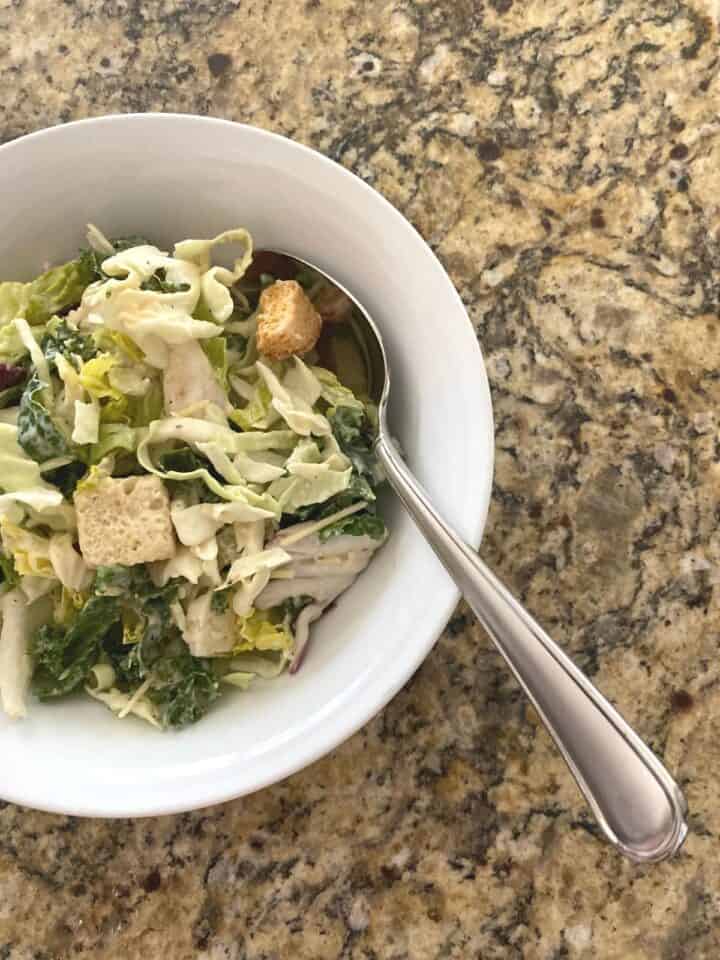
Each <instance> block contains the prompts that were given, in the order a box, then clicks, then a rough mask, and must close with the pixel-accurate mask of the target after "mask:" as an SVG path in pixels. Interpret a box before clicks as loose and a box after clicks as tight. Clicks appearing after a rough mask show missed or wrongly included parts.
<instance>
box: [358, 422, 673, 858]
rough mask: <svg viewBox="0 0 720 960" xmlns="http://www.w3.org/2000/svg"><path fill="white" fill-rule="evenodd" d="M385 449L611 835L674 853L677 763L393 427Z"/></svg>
mask: <svg viewBox="0 0 720 960" xmlns="http://www.w3.org/2000/svg"><path fill="white" fill-rule="evenodd" d="M377 454H378V457H379V459H380V462H381V463H382V465H383V468H384V470H385V473H386V476H387V478H388V481H389V482H390V484H391V486H392V487H393V489H394V490H395V492H396V493H397V495H398V496H399V498H400V500H401V501H402V503H403V504H404V506H405V508H406V510H407V511H408V513H409V514H410V516H411V517H412V518H413V520H414V521H415V523H416V524H417V526H418V527H419V529H420V531H421V533H422V534H423V535H424V537H425V539H426V540H427V541H428V543H429V544H430V546H431V547H432V548H433V550H434V551H435V553H436V554H437V555H438V557H439V558H440V560H441V561H442V563H443V564H444V566H445V568H446V569H447V571H448V573H449V574H450V576H451V577H452V578H453V580H454V581H455V583H456V584H457V585H458V587H459V588H460V590H461V591H462V593H463V595H464V596H465V599H466V600H467V602H468V604H469V605H470V606H471V607H472V609H473V611H474V612H475V615H476V616H477V618H478V620H479V621H480V623H481V624H482V625H483V627H484V628H485V630H486V631H487V632H488V634H489V635H490V637H491V638H492V640H493V642H494V643H495V646H496V647H497V648H498V650H499V651H500V653H501V654H502V656H503V657H504V658H505V660H506V661H507V663H508V666H509V667H510V669H511V670H512V672H513V673H514V674H515V677H516V678H517V680H518V682H519V683H520V686H521V687H522V688H523V690H524V691H525V693H526V694H527V695H528V697H529V699H530V700H531V702H532V704H533V705H534V707H535V709H536V710H537V712H538V713H539V714H540V717H541V719H542V720H543V722H544V723H545V726H546V727H547V729H548V730H549V732H550V734H551V735H552V737H553V739H554V740H555V743H556V744H557V746H558V748H559V750H560V752H561V754H562V755H563V757H564V758H565V761H566V762H567V764H568V766H569V767H570V770H571V772H572V774H573V776H574V777H575V780H576V781H577V783H578V786H579V787H580V789H581V791H582V792H583V794H584V796H585V799H586V800H587V802H588V804H589V806H590V809H591V810H592V812H593V814H594V815H595V817H596V819H597V822H598V824H599V825H600V828H601V829H602V831H603V833H604V834H605V836H606V837H607V838H608V840H609V841H610V843H612V844H613V845H614V846H615V847H616V848H617V849H618V850H619V851H620V852H621V853H623V854H624V855H625V856H627V857H629V858H630V859H631V860H633V861H635V862H637V863H650V862H654V861H659V860H664V859H666V858H667V857H670V856H672V855H673V854H674V853H675V852H676V851H677V850H679V848H680V847H681V845H682V843H683V840H684V839H685V836H686V834H687V823H686V813H687V805H686V802H685V798H684V796H683V794H682V792H681V790H680V788H679V787H678V785H677V784H676V783H675V781H674V780H673V779H672V777H671V776H670V774H669V773H668V771H667V770H666V769H665V767H664V766H663V765H662V764H661V763H660V761H659V760H658V759H657V757H656V756H655V755H654V754H653V753H652V751H651V750H650V749H649V748H648V747H647V746H646V745H645V744H644V743H643V742H642V740H641V739H640V738H639V737H638V735H637V734H636V733H635V732H634V731H633V730H632V728H631V727H630V726H629V725H628V724H627V723H626V722H625V721H624V720H623V718H622V717H621V716H620V714H619V713H618V712H617V711H616V710H615V708H614V707H613V706H611V704H610V703H609V702H608V701H607V700H606V699H605V697H603V696H602V694H601V693H600V692H599V691H598V690H596V689H595V687H594V686H593V685H592V683H590V681H589V680H588V678H587V677H586V676H585V675H584V674H583V673H582V672H581V671H580V670H579V669H578V668H577V667H576V666H575V664H574V663H573V662H572V661H571V660H570V658H569V657H568V656H566V654H564V653H563V651H562V650H561V649H560V647H558V645H557V644H556V643H555V642H554V641H553V640H551V639H550V637H549V636H548V635H547V633H545V631H544V630H543V629H542V627H541V626H540V625H539V624H538V623H536V622H535V620H534V619H533V618H532V617H531V616H530V614H529V613H528V612H527V611H526V610H525V609H523V607H522V606H521V605H520V604H519V603H518V601H517V600H516V599H515V598H514V597H513V596H512V594H511V593H510V591H509V590H508V589H507V587H505V586H503V584H502V583H501V582H500V581H499V580H498V578H497V577H496V576H495V575H494V574H493V573H492V571H491V570H490V569H489V568H488V567H487V566H486V565H485V564H484V563H483V561H482V560H481V559H480V558H479V557H478V556H477V554H476V553H475V551H473V550H471V549H470V547H468V546H467V545H466V544H465V543H463V542H462V541H461V540H460V538H459V537H458V536H457V534H456V533H454V532H453V530H451V528H450V527H449V526H448V525H447V524H446V523H445V522H444V521H443V520H442V519H441V518H440V516H439V515H438V514H437V512H436V511H435V509H434V508H433V506H432V505H431V503H430V501H429V500H428V497H427V494H426V493H425V492H424V491H423V489H422V488H421V486H420V485H419V483H418V482H417V480H416V479H415V478H414V477H413V475H412V473H411V472H410V471H409V470H408V468H407V466H406V465H405V463H404V462H403V460H402V458H401V457H400V455H399V453H398V451H397V449H396V448H395V447H394V445H393V444H392V442H391V441H390V440H389V439H388V438H387V436H386V434H385V431H384V430H383V431H381V435H380V438H379V440H378V443H377Z"/></svg>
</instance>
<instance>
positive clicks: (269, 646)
mask: <svg viewBox="0 0 720 960" xmlns="http://www.w3.org/2000/svg"><path fill="white" fill-rule="evenodd" d="M236 635H237V643H236V644H235V646H234V647H233V655H234V656H235V655H237V654H240V653H245V652H247V651H250V650H261V651H268V650H276V651H282V652H283V653H287V654H289V653H290V652H291V651H292V646H293V638H292V634H291V633H290V631H289V630H288V629H287V627H286V626H285V624H284V622H283V621H282V620H280V621H279V622H276V621H275V620H274V619H273V613H272V611H270V610H254V611H253V612H252V613H251V614H250V615H249V616H247V617H239V618H238V621H237V625H236Z"/></svg>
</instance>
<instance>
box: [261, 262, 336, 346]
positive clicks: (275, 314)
mask: <svg viewBox="0 0 720 960" xmlns="http://www.w3.org/2000/svg"><path fill="white" fill-rule="evenodd" d="M321 328H322V320H321V319H320V314H319V313H318V312H317V310H316V309H315V307H314V306H313V305H312V303H311V302H310V300H309V299H308V297H307V294H306V293H305V291H304V290H303V288H302V287H301V286H300V284H299V283H297V281H295V280H278V281H276V282H275V283H273V284H271V286H269V287H267V288H266V289H265V290H263V292H262V294H261V296H260V314H259V316H258V327H257V347H258V350H259V351H260V353H262V354H264V355H265V356H266V357H270V358H271V359H273V360H285V359H287V357H291V356H292V355H293V354H298V353H307V352H308V350H312V348H313V347H314V346H315V344H316V343H317V339H318V337H319V336H320V330H321Z"/></svg>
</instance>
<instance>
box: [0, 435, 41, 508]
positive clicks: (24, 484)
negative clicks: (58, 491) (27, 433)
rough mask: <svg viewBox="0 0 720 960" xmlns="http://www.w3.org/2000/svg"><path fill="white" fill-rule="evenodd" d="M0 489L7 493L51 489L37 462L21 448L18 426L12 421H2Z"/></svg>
mask: <svg viewBox="0 0 720 960" xmlns="http://www.w3.org/2000/svg"><path fill="white" fill-rule="evenodd" d="M46 459H49V458H46ZM0 489H2V490H4V491H5V492H6V493H14V492H16V491H30V490H49V489H50V487H49V486H48V485H47V483H45V481H44V480H43V478H42V474H41V473H40V467H39V465H38V464H37V462H36V461H35V460H32V459H31V458H30V457H29V456H28V455H27V454H26V453H25V452H24V451H23V450H22V449H21V447H20V445H19V440H18V427H15V426H13V425H12V424H10V423H0Z"/></svg>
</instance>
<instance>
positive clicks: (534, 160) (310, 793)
mask: <svg viewBox="0 0 720 960" xmlns="http://www.w3.org/2000/svg"><path fill="white" fill-rule="evenodd" d="M717 16H718V7H717V3H716V2H714V0H690V2H680V0H656V2H653V3H646V2H643V0H626V2H620V0H585V2H583V0H581V2H576V3H565V2H562V0H544V2H539V0H538V2H533V0H528V2H522V3H521V2H520V0H515V2H513V0H486V2H484V3H474V2H470V0H455V2H451V0H446V2H429V0H397V2H393V3H386V2H381V0H365V2H363V3H358V2H356V0H354V2H350V0H332V2H320V0H307V2H304V3H302V2H298V3H282V2H273V0H264V2H261V0H214V2H212V3H210V2H206V0H162V2H160V0H158V2H154V0H150V2H146V3H140V2H137V0H102V2H101V0H65V2H63V3H56V4H52V5H50V4H48V3H47V2H45V0H13V2H12V3H5V4H3V5H2V6H1V7H0V81H1V82H2V91H3V95H2V98H0V139H2V140H9V139H11V138H12V137H16V136H19V135H20V134H23V133H26V132H29V131H31V130H34V129H36V128H38V127H42V126H45V125H48V124H55V123H58V122H61V121H67V120H71V119H75V118H79V117H84V116H88V115H94V114H101V113H108V112H113V111H129V110H170V111H187V112H197V113H209V114H213V115H216V116H223V117H228V118H232V119H237V120H244V121H247V122H250V123H254V124H258V125H260V126H263V127H267V128H269V129H271V130H276V131H279V132H281V133H285V134H288V135H290V136H292V137H296V138H297V139H299V140H301V141H303V142H305V143H307V144H310V145H311V146H313V147H316V148H317V149H319V150H321V151H323V152H324V153H326V154H328V155H329V156H331V157H334V158H335V159H336V160H338V161H339V162H340V163H343V164H345V165H346V166H347V167H349V168H350V169H352V170H354V171H355V172H357V173H358V174H359V175H360V176H361V177H363V178H364V179H365V180H367V181H368V182H369V183H371V184H373V185H374V186H375V187H377V188H378V189H379V190H381V191H382V192H383V193H384V194H385V195H386V196H387V197H388V198H389V199H390V200H391V201H392V202H393V203H395V204H396V205H397V206H398V207H399V208H400V209H401V210H402V211H403V212H404V213H405V214H406V215H407V216H408V217H409V218H410V219H411V220H412V221H413V222H414V223H415V224H416V225H417V227H418V229H419V230H420V231H421V232H422V233H423V235H424V236H425V237H426V238H427V239H428V240H429V242H430V243H431V244H432V246H433V247H434V249H435V250H436V251H437V253H438V255H439V256H440V258H441V259H442V261H443V262H444V264H445V265H446V267H447V269H448V270H449V272H450V274H451V276H452V278H453V280H454V282H455V283H456V284H457V287H458V289H459V291H460V293H461V295H462V297H463V299H464V300H465V302H466V304H467V305H468V308H469V311H470V314H471V317H472V320H473V322H474V324H475V325H476V327H477V331H478V336H479V338H480V340H481V342H482V345H483V349H484V352H485V357H486V362H487V366H488V370H489V373H490V378H491V382H492V388H493V398H494V404H495V415H496V424H497V470H496V478H495V493H494V499H493V505H492V510H491V515H490V520H489V524H488V528H487V533H486V537H485V541H484V544H483V548H482V552H483V555H484V556H485V558H486V559H487V560H488V561H489V562H490V563H491V564H492V565H493V566H494V567H495V568H496V569H497V570H498V571H499V573H500V574H501V575H502V576H503V577H504V578H505V579H506V580H507V581H508V582H509V584H510V585H511V586H512V587H513V588H514V589H515V590H516V591H517V592H518V593H519V594H520V595H521V596H522V597H523V599H524V601H525V602H526V604H527V605H528V607H529V608H530V609H531V610H532V611H534V612H535V613H536V614H537V616H538V617H539V618H540V620H541V621H542V622H543V623H544V624H545V625H546V626H547V627H548V628H549V630H550V631H551V632H552V633H553V634H554V635H555V636H556V637H557V638H558V639H559V640H560V641H561V642H563V643H564V644H565V646H566V647H567V649H568V650H569V651H571V653H572V654H573V655H574V657H575V658H576V660H577V661H578V662H579V663H580V664H581V665H582V666H583V667H584V668H585V669H586V670H587V671H588V672H589V673H590V675H591V676H592V677H593V678H594V680H595V681H596V682H597V683H598V685H599V686H600V687H601V688H602V690H603V691H604V692H605V693H606V694H607V695H608V696H610V697H611V698H612V699H613V700H615V701H616V702H617V703H618V704H619V705H620V706H621V709H622V710H623V711H624V712H625V714H626V716H627V717H628V719H629V720H630V721H631V722H632V723H633V724H634V725H636V727H637V728H638V730H639V731H640V732H641V734H642V735H643V736H644V737H645V738H647V739H648V740H649V742H650V743H651V744H652V746H653V747H654V749H655V750H656V751H657V752H658V753H659V754H660V755H661V756H662V757H663V758H664V759H665V761H666V763H667V764H668V765H669V767H670V768H671V769H672V770H673V771H674V772H676V774H677V776H678V778H679V780H680V782H681V783H682V784H683V786H684V787H685V789H686V792H687V796H688V799H689V802H690V806H691V812H692V813H691V834H690V836H689V838H688V841H687V843H686V846H685V848H684V851H683V853H682V854H681V855H680V856H679V857H678V858H677V859H676V860H675V861H674V862H672V863H669V864H664V865H660V866H656V867H647V868H638V867H634V866H631V865H630V864H629V863H627V862H625V861H623V860H622V859H621V858H620V857H619V856H618V855H616V854H615V853H614V852H613V851H612V850H611V849H610V848H609V847H608V846H607V845H605V844H603V843H602V842H600V841H599V840H598V839H597V830H596V828H595V826H594V825H593V822H592V820H591V819H590V817H589V814H588V812H587V810H586V808H585V806H584V805H583V803H582V802H581V800H580V798H579V796H578V793H577V790H576V789H575V787H574V785H573V783H572V782H571V780H570V777H569V775H568V773H567V771H566V770H565V768H564V766H563V764H562V762H561V761H560V760H559V759H558V756H557V753H556V752H555V750H554V749H553V747H552V746H551V743H550V741H549V738H548V736H547V735H546V734H545V732H544V731H543V730H542V729H541V727H540V726H539V724H538V721H537V718H536V717H535V716H534V714H533V713H532V711H531V710H530V709H529V708H528V707H527V705H526V703H525V702H524V700H523V698H522V697H521V696H520V694H519V693H518V690H517V687H516V685H515V683H514V682H513V681H512V680H511V679H509V678H508V675H507V672H506V671H505V670H504V669H503V667H502V666H501V664H500V662H499V660H498V657H497V656H496V655H495V654H494V653H493V652H492V651H491V647H490V644H489V642H488V640H487V638H486V637H485V636H484V635H483V633H482V631H481V630H480V629H479V628H478V627H477V626H476V625H475V624H474V623H473V621H472V619H471V617H470V616H469V615H468V611H467V609H466V608H464V607H461V608H460V609H459V610H458V611H457V613H456V615H455V616H454V617H453V619H452V620H451V622H450V624H449V626H448V628H447V630H446V631H445V633H444V635H443V637H442V639H441V641H440V642H439V644H438V646H437V648H436V649H435V651H434V653H433V654H432V655H431V656H430V657H429V658H428V660H427V661H426V663H425V664H424V666H423V667H422V668H421V669H420V671H419V672H418V673H417V675H416V676H415V677H414V678H413V680H412V681H411V682H410V683H409V684H408V686H407V687H406V689H405V690H404V691H403V692H402V693H401V694H400V695H399V696H397V697H396V699H395V700H394V701H393V702H392V703H391V704H390V705H389V706H388V707H387V708H386V709H385V711H384V712H383V713H382V714H381V715H380V716H379V717H377V718H376V719H375V720H374V721H373V722H372V723H370V724H369V725H368V726H367V727H366V728H365V729H364V730H363V731H362V732H360V733H359V734H357V735H356V736H355V737H353V739H351V740H350V741H349V742H347V743H346V744H344V745H343V746H342V747H340V748H339V749H338V750H336V751H335V752H334V753H333V754H332V755H331V756H328V757H326V758H325V759H323V760H322V761H320V762H319V763H316V764H315V765H314V766H313V767H312V768H310V769H309V770H306V771H305V772H303V773H301V774H299V775H297V776H295V777H293V778H291V779H290V780H288V781H287V782H285V783H283V784H280V785H277V786H275V787H272V788H270V789H267V790H264V791H262V792H261V793H258V794H256V795H255V796H252V797H248V798H245V799H242V800H238V801H236V802H232V803H228V804H225V805H223V806H220V807H215V808H212V809H208V810H204V811H200V812H196V813H191V814H187V815H183V816H174V817H163V818H158V819H153V820H140V821H134V822H133V821H119V822H103V821H91V820H80V819H75V818H68V817H61V816H50V815H46V814H40V813H35V812H32V811H29V810H23V809H19V808H17V807H14V806H12V805H9V804H0V958H2V960H31V958H33V960H54V958H66V957H78V958H82V960H86V958H93V960H103V958H119V957H123V958H126V960H138V958H143V960H148V958H155V957H160V956H168V957H172V958H173V960H186V958H207V960H241V958H242V960H260V958H266V960H276V958H283V960H284V958H287V957H300V958H311V960H323V958H334V957H338V958H339V957H344V958H352V960H401V958H406V957H407V958H441V957H442V958H453V960H454V958H458V960H459V958H463V960H464V958H482V960H495V958H498V960H500V958H502V960H504V958H522V960H560V958H563V960H564V958H568V960H590V958H601V960H684V958H693V960H698V958H716V957H717V956H718V955H720V865H719V864H720V860H719V858H718V847H717V838H718V833H719V832H720V803H718V800H717V794H718V790H717V785H716V781H717V777H718V771H720V746H719V745H720V724H719V722H718V717H719V716H720V684H719V682H718V681H719V680H720V665H719V662H718V661H719V658H718V634H719V630H720V624H719V622H718V616H719V613H718V598H719V596H720V591H719V590H718V582H719V575H718V570H719V569H720V567H719V566H718V564H719V563H720V533H719V532H718V525H717V518H718V507H717V504H718V490H719V489H720V447H718V440H717V437H718V420H719V419H720V413H719V412H718V411H720V379H719V378H718V370H719V369H720V360H719V359H718V357H719V356H720V322H719V317H718V309H719V300H720V113H719V112H718V102H719V99H718V98H719V97H720V82H719V81H718V75H719V69H720V68H719V64H720V47H719V44H718V28H717Z"/></svg>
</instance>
